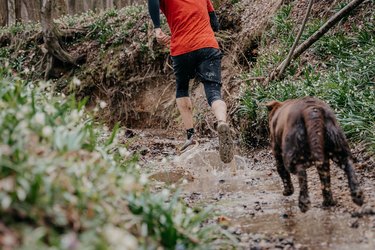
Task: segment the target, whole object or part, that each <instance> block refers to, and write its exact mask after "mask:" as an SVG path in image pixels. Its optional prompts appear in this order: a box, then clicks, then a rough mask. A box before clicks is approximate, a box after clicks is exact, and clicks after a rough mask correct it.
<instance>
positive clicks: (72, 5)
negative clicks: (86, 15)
mask: <svg viewBox="0 0 375 250" xmlns="http://www.w3.org/2000/svg"><path fill="white" fill-rule="evenodd" d="M67 3H68V4H67V5H68V13H69V15H74V14H75V13H76V1H75V0H67Z"/></svg>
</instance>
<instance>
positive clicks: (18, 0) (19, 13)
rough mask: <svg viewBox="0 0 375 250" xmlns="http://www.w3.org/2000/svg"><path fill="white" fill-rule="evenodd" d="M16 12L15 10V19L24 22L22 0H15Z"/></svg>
mask: <svg viewBox="0 0 375 250" xmlns="http://www.w3.org/2000/svg"><path fill="white" fill-rule="evenodd" d="M14 12H15V17H16V19H15V21H16V23H18V22H22V1H21V0H15V1H14Z"/></svg>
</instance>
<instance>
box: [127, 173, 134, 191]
mask: <svg viewBox="0 0 375 250" xmlns="http://www.w3.org/2000/svg"><path fill="white" fill-rule="evenodd" d="M134 188H135V177H134V176H132V175H127V176H126V177H125V178H124V189H125V190H126V191H131V190H133V189H134Z"/></svg>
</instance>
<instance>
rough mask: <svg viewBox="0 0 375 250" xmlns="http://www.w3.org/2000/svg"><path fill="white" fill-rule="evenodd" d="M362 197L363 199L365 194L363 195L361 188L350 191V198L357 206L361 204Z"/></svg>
mask: <svg viewBox="0 0 375 250" xmlns="http://www.w3.org/2000/svg"><path fill="white" fill-rule="evenodd" d="M364 199H365V196H364V194H363V191H362V190H357V191H356V192H353V193H352V200H353V202H354V203H355V204H357V205H358V206H362V205H363V201H364Z"/></svg>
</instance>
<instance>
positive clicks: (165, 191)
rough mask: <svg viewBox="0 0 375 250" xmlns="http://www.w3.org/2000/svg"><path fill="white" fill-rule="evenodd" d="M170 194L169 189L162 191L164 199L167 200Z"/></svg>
mask: <svg viewBox="0 0 375 250" xmlns="http://www.w3.org/2000/svg"><path fill="white" fill-rule="evenodd" d="M169 194H170V192H169V190H168V189H163V190H162V191H161V195H162V196H163V198H165V199H166V198H168V196H169Z"/></svg>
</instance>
